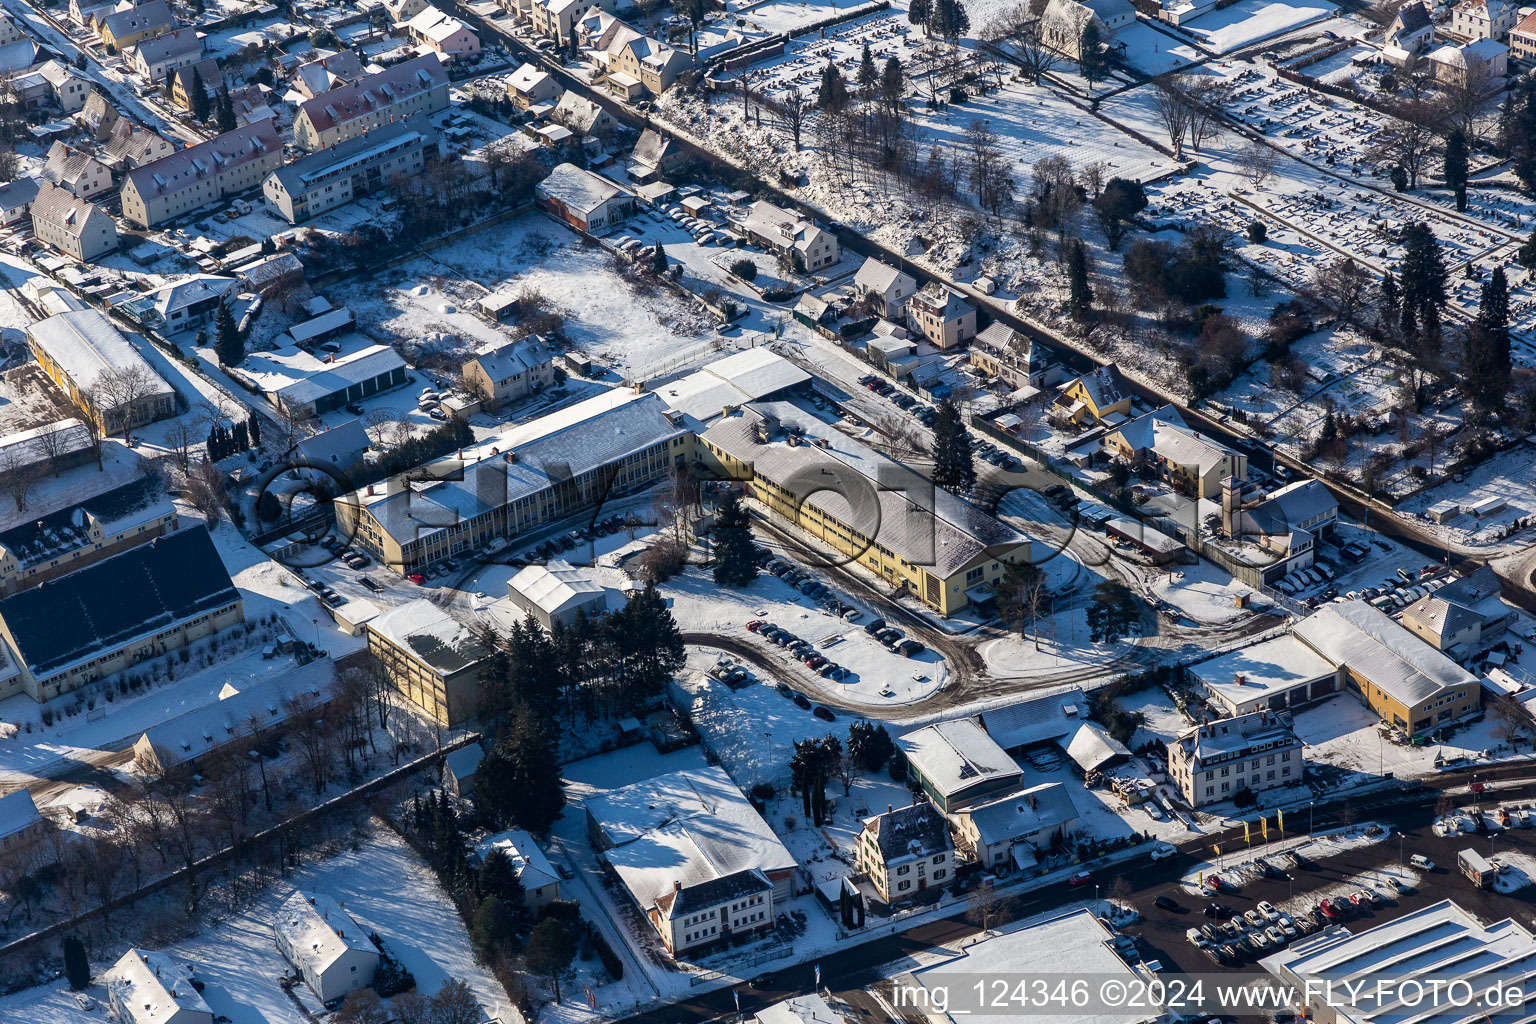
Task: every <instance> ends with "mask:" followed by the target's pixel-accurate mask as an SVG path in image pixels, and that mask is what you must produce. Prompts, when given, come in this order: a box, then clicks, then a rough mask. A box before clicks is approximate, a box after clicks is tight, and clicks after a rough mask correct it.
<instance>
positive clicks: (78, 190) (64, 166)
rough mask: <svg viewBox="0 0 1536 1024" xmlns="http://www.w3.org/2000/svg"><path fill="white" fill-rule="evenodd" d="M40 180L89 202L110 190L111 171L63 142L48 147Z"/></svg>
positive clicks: (89, 155)
mask: <svg viewBox="0 0 1536 1024" xmlns="http://www.w3.org/2000/svg"><path fill="white" fill-rule="evenodd" d="M43 177H44V178H46V179H48V180H49V181H51V182H53V183H54V184H55V185H57V186H59V187H60V188H62V189H67V190H68V191H69V192H71V193H73V194H74V195H76V196H79V197H80V198H81V199H91V198H94V197H96V196H98V195H100V194H101V193H103V192H109V191H111V189H112V168H110V167H108V166H107V165H106V164H104V163H102V162H101V161H100V160H97V159H96V158H95V157H94V156H92V155H91V154H89V153H85V152H82V151H80V150H78V149H74V148H72V147H70V146H67V145H65V144H64V143H62V142H55V143H54V144H53V145H52V146H50V147H49V149H48V162H47V163H45V164H44V165H43Z"/></svg>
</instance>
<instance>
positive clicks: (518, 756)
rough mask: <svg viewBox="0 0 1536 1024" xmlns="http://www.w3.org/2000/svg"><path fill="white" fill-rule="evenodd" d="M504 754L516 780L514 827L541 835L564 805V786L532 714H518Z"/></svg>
mask: <svg viewBox="0 0 1536 1024" xmlns="http://www.w3.org/2000/svg"><path fill="white" fill-rule="evenodd" d="M507 758H508V760H510V761H511V762H512V771H513V774H514V777H515V778H516V780H517V807H516V809H515V811H514V812H513V819H514V820H515V821H516V822H517V824H518V827H520V828H525V829H527V830H528V831H529V832H537V833H539V834H540V835H543V834H545V833H547V832H548V831H549V827H550V826H551V825H553V824H554V823H555V819H556V818H558V817H560V812H561V810H562V809H563V808H564V807H565V788H564V787H563V786H562V784H561V782H560V766H559V765H558V764H556V763H555V752H554V750H553V749H552V748H551V747H550V744H549V740H548V739H547V738H546V736H545V735H544V731H543V730H542V729H540V728H539V727H538V725H537V724H536V723H535V722H534V721H533V719H532V716H530V715H526V714H525V715H520V716H519V717H518V722H517V725H516V726H515V727H514V728H513V730H512V736H511V738H510V739H509V741H508V743H507Z"/></svg>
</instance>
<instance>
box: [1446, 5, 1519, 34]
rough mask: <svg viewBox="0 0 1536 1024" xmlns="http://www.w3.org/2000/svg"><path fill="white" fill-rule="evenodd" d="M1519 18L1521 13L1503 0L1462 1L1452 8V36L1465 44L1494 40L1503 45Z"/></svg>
mask: <svg viewBox="0 0 1536 1024" xmlns="http://www.w3.org/2000/svg"><path fill="white" fill-rule="evenodd" d="M1518 18H1519V12H1518V11H1517V10H1516V9H1515V8H1514V7H1511V6H1510V5H1508V4H1505V3H1503V2H1502V0H1462V2H1461V3H1459V4H1457V5H1456V6H1455V7H1453V8H1451V36H1452V37H1453V38H1455V39H1457V40H1460V41H1464V42H1469V41H1471V40H1475V39H1492V40H1493V41H1494V42H1496V43H1502V42H1503V41H1504V40H1505V38H1506V37H1508V35H1509V30H1510V29H1512V28H1514V27H1515V21H1516V20H1517V19H1518Z"/></svg>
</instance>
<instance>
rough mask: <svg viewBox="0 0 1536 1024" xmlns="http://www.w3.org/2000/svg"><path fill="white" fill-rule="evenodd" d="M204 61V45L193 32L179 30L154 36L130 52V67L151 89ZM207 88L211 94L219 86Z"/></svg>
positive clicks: (210, 82) (183, 29) (187, 29)
mask: <svg viewBox="0 0 1536 1024" xmlns="http://www.w3.org/2000/svg"><path fill="white" fill-rule="evenodd" d="M202 59H203V41H202V39H200V38H199V37H198V34H197V30H196V29H193V28H178V29H176V30H174V31H171V32H167V33H165V34H164V35H158V36H151V37H149V38H148V39H145V40H142V41H141V42H139V43H138V44H137V45H136V46H134V47H133V49H131V50H129V51H128V64H129V66H130V67H132V68H133V69H134V70H135V71H137V72H138V73H139V74H140V75H141V76H142V77H143V79H144V82H145V84H147V85H151V86H158V85H161V84H162V83H164V82H165V76H166V75H167V74H168V73H170V72H172V71H175V70H176V69H177V68H184V67H186V66H187V65H189V64H196V63H197V62H198V61H200V60H202ZM207 84H208V88H209V91H210V92H211V91H212V90H213V89H214V87H215V86H216V84H217V82H216V80H215V81H209V82H208V83H207Z"/></svg>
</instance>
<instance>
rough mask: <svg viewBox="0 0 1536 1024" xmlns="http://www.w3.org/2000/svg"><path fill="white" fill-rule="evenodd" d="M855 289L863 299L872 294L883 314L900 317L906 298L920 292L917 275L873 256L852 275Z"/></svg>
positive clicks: (879, 312) (880, 313)
mask: <svg viewBox="0 0 1536 1024" xmlns="http://www.w3.org/2000/svg"><path fill="white" fill-rule="evenodd" d="M853 290H854V294H855V295H857V296H858V297H859V298H861V299H865V298H869V297H871V296H873V298H872V299H870V301H871V302H873V304H874V310H875V312H876V313H878V314H879V315H880V316H883V317H885V318H886V319H887V320H900V319H901V318H902V314H903V313H904V312H905V311H906V308H907V300H908V299H910V298H911V297H912V296H913V295H915V294H916V293H917V279H916V278H914V277H913V276H912V275H911V274H908V273H905V272H903V271H900V270H897V269H896V268H895V267H893V266H890V265H888V264H885V263H881V262H880V261H879V260H877V259H875V258H874V257H873V256H871V257H869V258H868V259H866V260H865V261H864V265H863V266H861V267H859V270H858V273H856V274H854V275H853Z"/></svg>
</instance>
